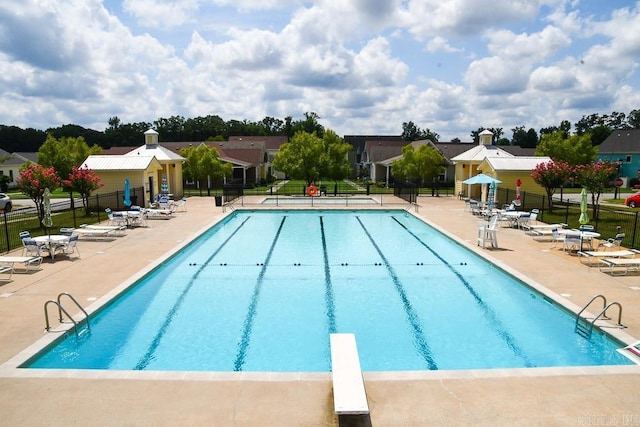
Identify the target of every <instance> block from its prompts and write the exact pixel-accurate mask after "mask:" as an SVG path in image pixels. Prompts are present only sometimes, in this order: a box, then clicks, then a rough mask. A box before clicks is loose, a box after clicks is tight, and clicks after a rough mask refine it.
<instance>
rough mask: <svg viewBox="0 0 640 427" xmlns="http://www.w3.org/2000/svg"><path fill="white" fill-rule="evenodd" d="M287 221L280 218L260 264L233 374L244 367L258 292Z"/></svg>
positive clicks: (284, 218)
mask: <svg viewBox="0 0 640 427" xmlns="http://www.w3.org/2000/svg"><path fill="white" fill-rule="evenodd" d="M286 220H287V217H286V216H283V217H282V221H280V226H279V227H278V231H276V235H275V236H274V238H273V241H272V242H271V247H270V248H269V252H267V257H266V258H265V260H264V263H262V268H261V269H260V273H258V278H257V279H256V286H255V287H254V288H253V295H252V296H251V303H250V304H249V309H248V311H247V317H246V318H245V320H244V324H243V327H242V338H241V339H240V343H239V344H238V354H237V355H236V359H235V362H234V363H233V370H234V371H235V372H239V371H242V366H243V365H244V360H245V357H246V355H247V348H249V341H251V332H252V330H253V321H254V319H255V317H256V311H257V308H258V298H259V297H260V290H261V289H262V282H263V280H264V275H265V273H266V271H267V267H268V266H269V260H270V259H271V255H273V250H274V249H275V247H276V243H277V242H278V239H279V238H280V233H281V232H282V228H283V227H284V222H285V221H286Z"/></svg>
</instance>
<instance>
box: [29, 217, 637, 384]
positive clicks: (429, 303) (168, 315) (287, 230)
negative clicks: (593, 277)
mask: <svg viewBox="0 0 640 427" xmlns="http://www.w3.org/2000/svg"><path fill="white" fill-rule="evenodd" d="M331 332H354V333H355V334H356V339H357V342H358V348H359V353H360V358H361V364H362V368H363V369H364V370H367V371H394V370H395V371H397V370H435V369H483V368H509V367H537V366H582V365H616V364H618V365H622V364H631V362H630V361H629V360H628V359H626V358H625V357H623V356H622V355H620V354H619V353H617V352H616V348H618V347H620V344H617V343H614V342H611V341H609V340H608V339H607V338H606V336H604V335H602V334H600V333H596V334H594V335H593V336H592V338H591V339H590V340H586V339H584V338H583V337H581V336H580V335H578V334H575V333H574V317H573V316H571V315H569V314H568V313H567V312H565V311H564V310H561V309H559V307H558V306H556V305H555V304H553V303H552V302H551V301H549V300H548V299H546V298H545V297H543V296H541V295H539V294H537V293H536V292H534V291H532V290H531V289H530V288H528V287H527V286H524V285H523V284H522V283H521V282H519V281H517V280H515V279H514V278H513V277H512V276H510V275H508V274H506V273H505V272H503V271H502V270H500V269H499V268H497V267H495V266H493V265H492V264H490V263H489V262H487V261H486V260H485V259H483V258H481V257H479V256H477V255H476V254H474V253H473V252H471V251H469V250H468V249H466V248H464V247H462V246H461V245H459V244H457V243H456V242H453V241H451V240H450V239H448V238H446V236H443V235H442V234H441V233H440V232H438V231H437V230H435V229H432V228H431V227H429V226H427V225H426V224H425V223H424V222H422V221H420V220H418V219H417V218H415V217H413V216H412V215H409V214H407V213H405V212H404V211H401V210H400V211H397V210H391V211H333V210H332V211H310V210H302V211H236V212H235V213H234V214H233V215H232V216H230V217H228V218H227V219H225V220H224V221H222V222H221V223H220V224H218V225H216V226H215V227H213V228H212V229H210V230H209V231H207V232H206V233H204V234H203V236H201V237H200V238H199V239H197V240H196V241H194V242H193V243H192V244H191V245H189V246H188V247H186V248H185V249H184V250H183V251H181V252H180V253H178V254H177V255H175V256H174V257H172V259H170V260H169V261H168V262H166V263H164V264H163V265H162V266H160V267H159V268H157V269H156V270H154V271H153V272H152V273H151V274H150V275H149V276H148V277H145V278H144V279H143V280H141V281H140V283H139V284H137V285H136V286H134V287H132V288H131V289H129V290H128V291H127V292H126V293H125V294H124V295H123V298H119V299H118V300H116V301H114V302H113V303H112V304H110V305H109V306H108V307H107V308H105V309H104V310H102V311H100V312H99V313H98V314H97V315H96V316H95V318H93V319H92V321H91V329H90V331H88V332H85V333H83V334H80V336H79V337H76V336H74V335H73V334H72V335H70V336H69V337H68V338H67V339H65V340H63V341H61V342H59V343H57V345H56V346H55V347H53V348H52V349H50V350H49V351H48V352H46V353H44V354H42V355H40V356H39V357H37V358H36V359H35V360H33V361H32V362H30V363H29V365H28V367H32V368H80V369H124V370H132V369H137V370H182V371H184V370H208V371H280V372H290V371H316V372H318V371H319V372H322V371H329V370H330V357H329V339H328V336H329V333H331Z"/></svg>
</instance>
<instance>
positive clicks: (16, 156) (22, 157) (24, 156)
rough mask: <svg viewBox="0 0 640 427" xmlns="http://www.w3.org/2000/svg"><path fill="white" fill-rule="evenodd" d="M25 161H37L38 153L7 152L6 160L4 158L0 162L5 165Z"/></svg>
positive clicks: (15, 164)
mask: <svg viewBox="0 0 640 427" xmlns="http://www.w3.org/2000/svg"><path fill="white" fill-rule="evenodd" d="M5 152H6V151H5ZM27 162H31V163H37V162H38V153H27V152H21V153H11V154H9V157H8V158H7V160H5V161H4V162H3V163H2V164H3V165H6V166H21V165H23V164H25V163H27Z"/></svg>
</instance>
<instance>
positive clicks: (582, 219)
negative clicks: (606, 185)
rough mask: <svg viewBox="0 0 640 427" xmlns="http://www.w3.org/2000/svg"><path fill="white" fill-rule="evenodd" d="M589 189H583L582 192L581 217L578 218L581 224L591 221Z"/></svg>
mask: <svg viewBox="0 0 640 427" xmlns="http://www.w3.org/2000/svg"><path fill="white" fill-rule="evenodd" d="M587 208H588V206H587V190H586V189H584V188H583V189H582V191H581V192H580V218H579V219H578V222H579V223H580V224H583V225H584V224H586V223H588V222H589V215H587Z"/></svg>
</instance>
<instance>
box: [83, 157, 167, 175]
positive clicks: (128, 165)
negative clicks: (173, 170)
mask: <svg viewBox="0 0 640 427" xmlns="http://www.w3.org/2000/svg"><path fill="white" fill-rule="evenodd" d="M154 164H155V165H154ZM81 167H83V168H88V169H92V170H95V171H109V170H111V171H114V170H123V171H130V170H134V171H140V170H147V169H149V168H150V167H151V168H153V167H155V168H156V169H162V165H161V164H160V162H158V159H156V158H155V157H154V156H109V155H106V156H105V155H95V154H94V155H91V156H89V157H87V158H86V159H85V161H84V162H82V166H81Z"/></svg>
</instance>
